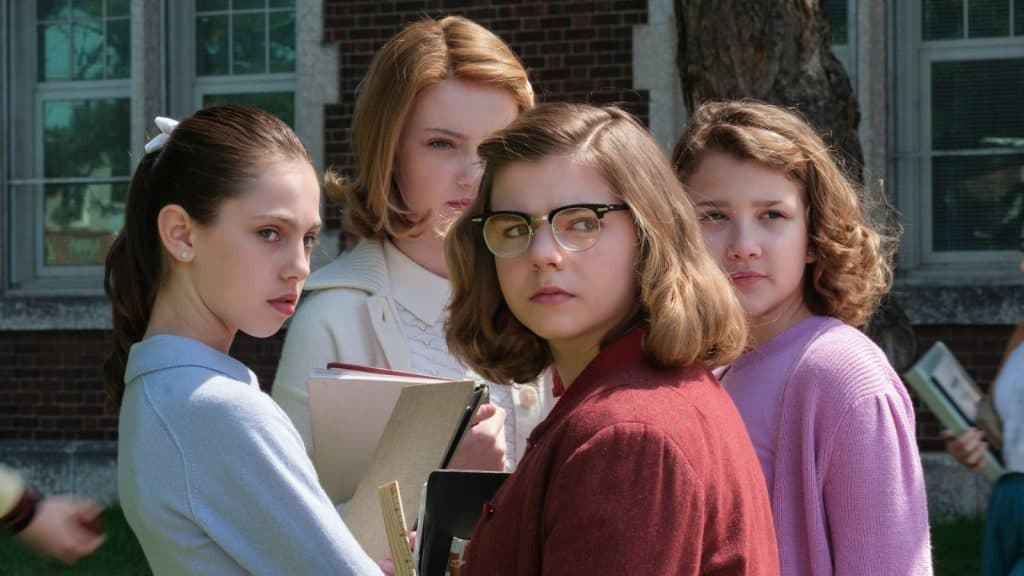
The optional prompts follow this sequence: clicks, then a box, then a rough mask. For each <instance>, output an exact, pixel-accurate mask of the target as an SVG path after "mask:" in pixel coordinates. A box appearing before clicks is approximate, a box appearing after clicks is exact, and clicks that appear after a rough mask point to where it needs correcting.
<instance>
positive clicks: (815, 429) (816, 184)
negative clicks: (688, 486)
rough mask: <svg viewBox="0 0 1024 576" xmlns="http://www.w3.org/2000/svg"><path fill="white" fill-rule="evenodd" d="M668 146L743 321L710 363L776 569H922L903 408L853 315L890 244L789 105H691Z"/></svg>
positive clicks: (886, 269) (925, 552) (919, 484)
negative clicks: (729, 356)
mask: <svg viewBox="0 0 1024 576" xmlns="http://www.w3.org/2000/svg"><path fill="white" fill-rule="evenodd" d="M673 161H674V164H675V168H676V170H677V172H678V175H679V177H680V178H681V179H682V181H683V183H684V184H685V185H686V189H687V191H688V193H689V195H690V199H691V201H692V202H693V204H694V207H695V208H696V210H697V216H698V217H699V218H700V222H701V229H702V230H703V232H704V239H705V241H706V243H707V246H708V249H709V250H710V251H711V253H712V254H713V255H714V257H715V258H716V259H717V260H718V264H719V266H721V267H722V268H723V269H724V270H725V271H726V273H727V274H728V275H729V278H730V279H731V280H732V286H733V290H734V291H735V292H736V295H737V296H738V297H739V299H740V302H741V303H742V304H743V308H744V310H745V311H746V313H747V317H748V319H749V322H750V326H751V328H750V340H749V343H748V348H749V349H748V350H747V351H746V352H745V353H744V354H743V355H742V356H740V357H739V358H738V359H737V360H736V361H735V362H733V363H732V365H731V366H728V367H727V368H725V370H724V371H723V373H722V374H720V376H721V379H722V383H723V384H724V385H725V388H726V390H728V391H729V393H730V394H731V395H732V398H733V400H734V401H735V402H736V406H737V407H738V408H739V411H740V414H742V415H743V420H744V422H745V423H746V425H747V429H748V431H749V433H750V435H751V438H752V440H753V442H754V448H755V450H756V451H757V454H758V457H759V459H760V461H761V468H762V470H763V471H764V476H765V479H766V481H767V484H768V492H769V494H770V495H771V498H772V511H773V512H774V515H775V530H776V533H777V534H778V535H779V556H780V560H781V563H782V572H783V573H784V574H787V575H788V574H814V575H816V576H820V575H825V574H930V573H931V560H930V550H929V536H928V509H927V507H926V502H925V491H924V478H923V476H922V472H921V461H920V457H919V456H918V452H917V444H916V442H915V438H914V408H913V406H912V405H911V402H910V398H909V397H908V396H907V393H906V390H905V389H904V387H903V385H902V383H901V382H900V380H899V378H898V377H897V376H896V374H895V373H894V372H893V370H892V368H891V367H890V366H889V363H888V361H887V360H886V358H885V355H884V354H883V353H882V351H881V350H880V349H879V348H878V347H877V346H875V344H874V343H873V342H871V340H869V339H868V338H867V337H866V336H865V335H864V334H862V333H861V332H860V331H858V330H857V329H856V328H855V327H858V326H861V325H863V324H864V323H865V322H867V320H868V318H869V317H870V316H871V313H872V312H873V311H874V309H875V307H876V305H877V304H878V301H879V299H880V298H881V297H882V296H883V295H884V294H885V293H886V292H888V290H889V286H890V284H891V280H892V268H891V264H890V259H891V249H886V248H884V247H883V238H881V237H880V236H879V234H878V233H877V232H876V231H875V230H874V229H872V227H871V226H870V225H869V223H868V222H867V221H866V219H865V216H864V214H863V212H862V210H861V207H860V204H859V199H858V195H857V193H856V191H855V189H854V187H853V185H852V184H851V183H850V182H849V181H848V180H847V179H846V178H845V177H844V175H843V173H842V172H841V171H840V169H839V167H838V166H837V164H836V162H835V161H834V160H833V158H832V156H831V155H830V154H829V151H828V149H827V147H826V146H825V144H824V143H823V142H822V140H821V138H819V137H818V135H817V134H816V133H815V132H814V130H813V129H812V128H811V127H810V126H809V125H808V124H807V123H805V122H804V121H803V120H801V119H800V118H798V117H797V116H796V115H794V114H792V113H790V112H788V111H786V110H783V109H781V108H778V107H775V106H770V105H767V104H759V103H754V102H726V103H710V104H705V105H703V106H701V107H700V108H699V109H698V110H697V112H696V113H695V114H694V117H693V120H692V122H691V124H690V126H689V127H688V128H687V130H686V132H685V133H684V134H683V135H682V137H681V138H680V140H679V142H678V143H677V144H676V147H675V151H674V152H673Z"/></svg>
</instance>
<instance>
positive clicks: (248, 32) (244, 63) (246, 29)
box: [231, 13, 267, 74]
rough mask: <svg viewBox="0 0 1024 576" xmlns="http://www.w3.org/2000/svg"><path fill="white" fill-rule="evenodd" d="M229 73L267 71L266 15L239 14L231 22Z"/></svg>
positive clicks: (259, 72)
mask: <svg viewBox="0 0 1024 576" xmlns="http://www.w3.org/2000/svg"><path fill="white" fill-rule="evenodd" d="M231 33H232V47H231V63H232V68H231V73H232V74H265V73H266V72H267V59H266V58H267V44H266V33H267V15H266V14H262V13H261V14H240V15H236V16H235V17H234V19H233V22H232V27H231Z"/></svg>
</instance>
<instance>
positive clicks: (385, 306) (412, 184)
mask: <svg viewBox="0 0 1024 576" xmlns="http://www.w3.org/2000/svg"><path fill="white" fill-rule="evenodd" d="M532 105H533V92H532V90H531V88H530V83H529V79H528V77H527V74H526V70H525V69H524V68H523V66H522V64H521V63H520V62H519V60H518V59H517V58H516V57H515V55H514V54H513V53H512V51H511V50H510V49H509V48H508V46H506V45H505V43H504V42H502V41H501V40H500V39H499V38H498V37H497V36H495V35H494V34H493V33H491V32H490V31H488V30H487V29H485V28H483V27H482V26H480V25H478V24H475V23H473V22H471V21H469V20H466V19H465V18H461V17H457V16H449V17H447V18H443V19H441V20H433V19H430V18H427V19H424V20H421V21H419V22H416V23H414V24H411V25H409V26H408V27H406V28H405V29H404V30H402V31H401V32H399V33H398V34H397V35H396V36H394V37H393V38H391V39H390V40H388V42H387V43H385V44H384V46H383V47H382V48H381V49H380V51H379V52H378V54H377V56H376V57H375V59H374V61H373V62H372V64H371V65H370V70H369V72H368V73H367V76H366V79H365V81H364V84H363V87H362V89H361V92H360V93H359V97H358V99H357V101H356V107H355V115H354V117H353V119H352V141H353V143H354V145H353V148H354V152H355V157H356V161H357V163H358V165H359V178H358V179H357V180H355V181H354V182H345V183H339V182H336V181H335V182H329V188H330V187H332V186H333V187H334V188H336V189H337V190H336V191H337V192H340V196H341V198H340V200H341V202H342V204H343V205H344V206H345V209H346V222H345V230H346V232H348V233H350V234H351V235H352V236H354V237H356V238H358V239H359V242H358V244H356V246H355V247H354V248H353V249H352V250H351V251H349V252H347V253H345V254H343V255H341V256H340V257H338V259H337V260H335V261H334V262H333V263H331V264H329V265H327V266H325V267H323V268H322V269H320V270H317V272H316V273H315V274H313V275H312V276H311V277H310V279H309V282H308V283H307V284H306V288H307V289H308V290H310V291H311V292H312V293H311V294H310V295H309V297H308V299H307V300H306V301H305V303H304V304H303V306H302V308H301V309H300V310H299V311H298V313H297V314H296V316H295V318H294V319H293V320H292V323H291V326H290V327H289V329H288V335H287V338H286V340H285V344H284V349H283V351H282V354H281V362H280V365H279V366H278V369H277V375H276V377H275V379H274V387H273V395H274V399H275V400H277V401H278V403H279V404H280V405H281V407H282V408H283V409H284V410H285V412H286V413H288V415H289V416H290V417H291V418H292V421H293V422H294V423H295V425H296V428H298V429H299V431H300V433H301V434H302V436H303V439H304V440H305V442H306V449H307V450H310V451H311V450H312V446H311V443H310V423H309V390H308V386H307V379H308V378H309V374H310V371H311V370H312V369H313V368H322V367H324V366H326V365H327V364H328V363H329V362H346V363H352V364H363V365H371V366H379V367H385V368H394V369H398V370H407V371H413V372H419V373H425V374H433V375H436V376H441V377H446V378H452V379H461V378H463V377H465V375H466V367H465V366H463V365H462V364H461V363H459V361H458V360H456V359H455V358H453V357H452V356H451V354H450V353H449V352H448V347H447V346H446V344H445V341H444V325H443V323H444V318H445V311H444V308H445V306H446V305H447V303H448V297H449V293H450V290H451V288H450V286H449V283H448V279H447V276H448V271H447V268H446V267H445V262H444V245H443V240H442V237H441V234H440V231H439V230H440V228H441V225H442V224H443V223H444V222H446V221H447V220H449V219H451V218H452V217H453V216H455V215H457V214H459V213H460V212H462V210H463V209H464V208H465V207H466V206H468V205H469V203H470V202H471V201H472V200H473V198H475V197H476V193H477V187H478V186H479V183H480V174H481V172H482V170H483V167H482V165H481V163H480V159H479V157H478V156H477V152H476V148H477V145H478V144H479V143H480V141H481V140H483V139H484V137H486V136H487V135H489V134H490V133H492V132H494V131H495V130H497V129H499V128H501V127H503V126H505V125H506V124H508V123H509V122H511V121H512V119H513V118H515V117H516V115H517V114H518V113H519V112H520V111H521V110H525V109H526V108H529V107H531V106H532ZM547 398H548V396H547V394H545V393H544V388H543V387H538V386H534V385H532V384H523V385H519V386H517V387H515V388H503V389H497V388H495V389H494V390H492V394H491V399H492V402H494V404H496V405H497V406H498V407H501V408H503V409H504V411H502V410H498V409H496V406H484V407H482V408H481V410H480V412H478V414H477V416H476V418H477V424H476V425H475V426H474V427H473V429H472V430H471V431H470V433H469V434H468V435H467V437H465V438H464V440H463V443H462V445H461V447H460V449H459V452H458V453H457V454H456V457H455V461H454V462H453V467H456V468H478V469H492V470H501V469H503V468H504V467H505V464H506V462H505V460H506V458H507V460H508V465H509V466H513V465H514V464H515V461H516V458H517V456H518V455H519V454H520V453H521V452H522V450H523V449H524V447H525V438H526V434H528V433H529V431H530V430H531V429H532V428H533V426H534V424H536V423H537V422H539V421H540V419H541V418H543V416H544V414H546V413H547V409H546V405H547V404H548V400H547ZM506 411H507V413H508V414H509V416H508V418H507V419H504V420H503V418H505V416H504V412H506ZM506 441H507V444H506ZM323 480H324V485H325V486H326V487H327V491H328V493H329V494H330V495H331V496H332V498H334V500H335V501H336V502H338V501H347V500H348V499H349V498H351V497H352V492H353V491H354V489H355V486H356V484H357V482H358V481H359V474H358V471H353V474H352V475H350V477H347V478H325V479H323Z"/></svg>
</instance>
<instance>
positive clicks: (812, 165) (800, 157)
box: [672, 100, 900, 326]
mask: <svg viewBox="0 0 1024 576" xmlns="http://www.w3.org/2000/svg"><path fill="white" fill-rule="evenodd" d="M712 153H722V154H728V155H730V156H732V157H734V158H737V159H739V160H754V161H756V162H759V163H760V164H763V165H764V166H767V167H768V168H771V169H773V170H778V171H779V172H782V173H783V174H784V175H785V176H786V177H787V178H789V179H790V180H792V181H793V182H794V183H796V185H797V186H798V187H799V188H800V190H802V191H803V193H804V201H805V203H806V205H807V222H808V231H807V233H808V240H809V248H810V250H812V251H813V252H814V254H815V256H816V257H817V259H816V261H815V262H813V263H811V264H809V265H808V266H810V268H809V269H808V270H807V273H806V274H805V275H804V289H803V295H804V302H805V303H806V304H807V307H808V308H809V309H810V310H811V312H813V313H815V314H819V315H824V316H832V317H835V318H838V319H840V320H842V321H843V322H846V323H847V324H850V325H852V326H861V325H863V324H865V323H866V322H867V321H868V320H869V319H870V318H871V315H872V314H873V313H874V311H875V309H876V308H877V307H878V304H879V302H880V301H881V299H882V298H883V297H884V296H885V295H886V294H887V293H888V292H889V288H890V287H891V286H892V275H893V269H892V257H893V253H894V252H895V250H896V247H897V245H898V238H899V232H900V231H899V227H898V226H896V225H895V224H891V223H890V221H889V216H890V215H891V210H890V209H889V207H888V204H887V203H886V202H885V200H884V198H877V199H873V200H871V201H870V203H871V204H874V205H873V206H867V204H868V203H869V201H868V200H867V199H865V198H864V197H863V196H862V191H861V189H860V187H858V186H857V185H855V184H854V183H853V182H851V181H850V179H849V178H848V177H847V176H846V175H845V173H844V172H843V171H842V170H841V169H840V167H839V165H838V164H837V162H836V159H835V157H834V156H833V154H832V152H831V151H830V150H829V148H828V146H827V145H826V144H825V142H824V141H823V140H822V139H821V137H820V136H819V135H818V133H817V132H815V131H814V128H812V127H811V125H810V124H809V123H807V122H806V121H804V120H803V119H802V118H801V117H800V116H799V115H797V114H796V113H795V112H793V111H790V110H787V109H785V108H781V107H778V106H774V105H771V104H765V103H763V102H756V101H753V100H737V101H730V102H708V103H705V104H703V105H701V106H700V107H699V108H698V109H697V111H696V112H695V113H694V115H693V118H692V119H691V120H690V124H689V126H688V127H687V129H686V131H685V132H684V133H683V135H682V136H680V137H679V141H678V142H677V143H676V146H675V149H674V151H673V152H672V163H673V166H674V167H675V170H676V173H677V174H678V175H679V178H680V179H681V180H682V181H683V183H684V184H685V183H686V181H687V179H689V177H690V176H692V175H693V174H694V173H695V172H696V171H697V169H698V168H699V166H700V162H701V160H703V159H704V158H705V157H706V156H707V155H708V154H712ZM866 208H872V209H873V210H874V211H877V213H878V214H879V220H880V222H871V221H870V219H869V218H868V214H869V213H871V212H869V211H868V210H867V209H866Z"/></svg>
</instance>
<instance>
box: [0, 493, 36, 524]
mask: <svg viewBox="0 0 1024 576" xmlns="http://www.w3.org/2000/svg"><path fill="white" fill-rule="evenodd" d="M38 503H39V496H38V495H37V494H36V493H35V492H34V491H32V489H30V488H26V489H25V490H23V491H22V492H21V498H19V499H18V502H17V503H16V504H15V505H14V508H12V509H11V510H10V512H8V513H7V514H6V515H4V516H3V517H2V518H0V526H2V527H3V528H4V529H5V530H8V531H9V532H10V533H11V534H17V533H18V532H21V531H22V530H24V529H25V528H26V527H27V526H28V525H29V524H30V523H31V522H32V519H33V518H35V515H36V504H38Z"/></svg>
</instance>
